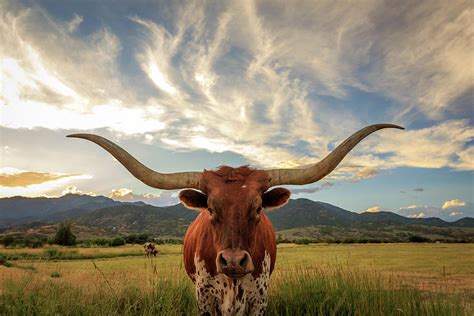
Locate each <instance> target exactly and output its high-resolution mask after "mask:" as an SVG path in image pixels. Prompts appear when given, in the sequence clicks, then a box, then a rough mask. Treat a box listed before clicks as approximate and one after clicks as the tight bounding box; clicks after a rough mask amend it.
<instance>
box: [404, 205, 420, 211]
mask: <svg viewBox="0 0 474 316" xmlns="http://www.w3.org/2000/svg"><path fill="white" fill-rule="evenodd" d="M418 207H423V206H418V205H408V206H404V207H400V210H413V209H416V208H418Z"/></svg>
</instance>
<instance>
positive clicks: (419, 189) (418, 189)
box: [413, 188, 425, 192]
mask: <svg viewBox="0 0 474 316" xmlns="http://www.w3.org/2000/svg"><path fill="white" fill-rule="evenodd" d="M413 191H415V192H423V191H425V189H423V188H415V189H413Z"/></svg>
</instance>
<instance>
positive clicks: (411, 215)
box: [407, 212, 425, 218]
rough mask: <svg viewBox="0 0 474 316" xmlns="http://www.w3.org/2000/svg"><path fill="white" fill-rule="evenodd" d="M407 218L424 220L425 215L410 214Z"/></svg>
mask: <svg viewBox="0 0 474 316" xmlns="http://www.w3.org/2000/svg"><path fill="white" fill-rule="evenodd" d="M407 217H409V218H424V217H425V213H423V212H421V213H417V214H410V215H408V216H407Z"/></svg>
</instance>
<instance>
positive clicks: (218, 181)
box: [201, 166, 270, 198]
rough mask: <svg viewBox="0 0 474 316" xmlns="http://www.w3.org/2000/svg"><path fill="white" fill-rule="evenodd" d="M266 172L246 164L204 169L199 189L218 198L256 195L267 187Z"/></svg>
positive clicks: (267, 178)
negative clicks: (234, 166) (209, 169)
mask: <svg viewBox="0 0 474 316" xmlns="http://www.w3.org/2000/svg"><path fill="white" fill-rule="evenodd" d="M269 180H270V179H269V177H268V174H267V173H266V172H265V171H263V170H254V169H250V168H248V167H246V166H244V167H239V168H231V167H227V166H223V167H220V168H219V169H218V170H215V171H213V170H211V171H208V170H206V171H204V172H203V174H202V180H201V190H202V191H203V192H204V193H206V194H208V195H212V196H217V197H218V198H221V197H222V198H225V197H227V198H232V196H237V195H238V196H239V197H241V198H242V197H244V196H249V197H250V196H256V195H260V194H262V193H263V192H265V191H266V190H267V189H268V188H269Z"/></svg>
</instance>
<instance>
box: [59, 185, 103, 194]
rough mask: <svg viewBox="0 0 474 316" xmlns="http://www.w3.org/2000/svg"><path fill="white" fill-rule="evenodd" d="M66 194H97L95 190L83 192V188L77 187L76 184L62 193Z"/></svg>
mask: <svg viewBox="0 0 474 316" xmlns="http://www.w3.org/2000/svg"><path fill="white" fill-rule="evenodd" d="M66 194H77V195H90V196H96V195H97V194H95V193H94V192H87V193H86V192H83V191H81V190H79V189H78V188H77V187H75V186H68V187H66V188H65V189H64V190H63V192H62V193H61V195H66Z"/></svg>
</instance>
